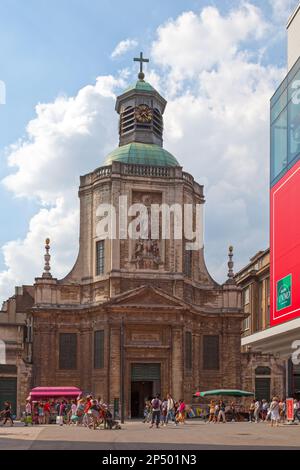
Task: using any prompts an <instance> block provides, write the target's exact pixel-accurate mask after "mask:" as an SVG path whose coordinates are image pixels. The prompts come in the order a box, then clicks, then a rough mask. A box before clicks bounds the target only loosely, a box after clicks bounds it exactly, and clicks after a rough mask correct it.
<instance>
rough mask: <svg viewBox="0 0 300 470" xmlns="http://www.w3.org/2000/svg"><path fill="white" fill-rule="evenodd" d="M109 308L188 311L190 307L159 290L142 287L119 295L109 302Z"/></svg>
mask: <svg viewBox="0 0 300 470" xmlns="http://www.w3.org/2000/svg"><path fill="white" fill-rule="evenodd" d="M109 304H110V305H111V306H119V307H121V306H122V307H123V306H124V307H126V306H128V307H130V306H132V307H146V306H148V307H149V306H151V307H162V308H163V307H170V308H171V307H173V308H175V307H177V308H182V309H187V308H188V309H190V308H191V306H190V305H189V304H187V303H186V302H184V301H182V300H181V299H178V298H177V297H173V296H171V295H169V294H167V293H166V292H164V291H163V290H161V289H158V288H156V287H152V286H142V287H138V288H137V289H134V290H131V291H129V292H125V293H123V294H120V295H118V296H116V297H114V298H112V299H111V300H110V301H109Z"/></svg>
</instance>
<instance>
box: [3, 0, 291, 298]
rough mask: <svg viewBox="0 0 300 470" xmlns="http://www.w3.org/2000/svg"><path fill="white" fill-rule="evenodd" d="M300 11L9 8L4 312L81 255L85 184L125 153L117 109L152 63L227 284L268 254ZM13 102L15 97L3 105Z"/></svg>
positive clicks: (275, 4) (153, 5)
mask: <svg viewBox="0 0 300 470" xmlns="http://www.w3.org/2000/svg"><path fill="white" fill-rule="evenodd" d="M297 4H298V1H297V0H255V1H254V0H251V1H249V2H246V1H237V0H233V1H229V0H225V1H224V0H222V1H219V0H215V1H208V0H165V1H163V2H162V1H161V0H151V2H149V3H147V4H146V3H145V2H141V1H137V0H128V1H127V2H124V1H121V0H88V1H87V0H51V2H50V1H49V0H47V1H46V0H26V2H24V0H0V44H1V47H0V81H1V82H4V84H5V88H6V100H5V101H6V103H5V104H1V105H0V227H1V230H0V301H1V300H4V299H5V298H7V297H9V296H11V295H13V293H14V286H15V285H22V284H31V283H32V282H33V280H34V277H36V276H39V275H40V274H41V273H42V271H43V254H44V247H43V244H44V239H45V238H46V237H47V236H49V237H50V238H51V240H52V250H51V251H52V260H51V264H52V273H53V275H54V276H55V277H58V278H62V277H64V276H65V275H66V274H67V273H68V272H69V270H70V269H71V268H72V266H73V264H74V262H75V260H76V256H77V251H78V231H79V223H78V221H79V215H78V214H79V205H78V197H77V190H78V185H79V176H80V175H81V174H86V173H88V172H90V171H92V170H93V169H95V168H97V167H99V166H101V165H102V163H103V161H104V159H105V156H106V155H107V154H108V153H109V152H110V151H111V150H112V149H113V148H114V147H116V146H117V137H118V136H117V115H116V113H115V111H114V104H115V98H116V96H117V95H118V94H120V93H121V92H122V90H123V89H124V88H125V87H126V86H127V85H128V84H129V83H131V82H132V81H134V80H135V79H136V74H137V65H136V64H134V63H133V61H132V59H133V57H135V56H136V55H137V54H139V52H140V51H144V55H145V56H147V57H149V58H150V64H149V65H148V66H147V68H146V79H147V80H148V81H149V82H150V83H151V84H152V85H153V86H155V87H156V88H157V89H158V90H159V91H160V93H161V94H163V96H165V97H166V99H167V100H168V106H167V110H166V114H165V135H164V146H165V148H166V149H167V150H169V151H170V152H172V153H173V154H174V155H175V156H176V158H177V159H178V160H179V162H180V163H181V164H182V166H183V167H184V169H185V170H186V171H188V172H190V173H191V174H193V176H194V177H195V179H196V180H197V181H198V182H199V183H201V184H204V185H205V195H206V201H207V202H206V209H205V253H206V262H207V266H208V268H209V271H210V273H211V274H212V276H213V277H214V278H215V279H216V280H217V281H219V282H223V281H224V280H225V279H226V268H227V266H226V263H227V251H228V246H229V244H233V245H234V247H235V269H236V270H238V269H239V268H241V267H242V266H243V265H245V264H246V263H247V262H248V260H249V258H250V257H252V256H253V255H254V254H255V253H256V252H257V251H259V250H261V249H266V248H267V247H268V244H269V234H268V210H269V207H268V187H269V100H270V97H271V96H272V94H273V93H274V91H275V90H276V88H277V87H278V85H279V84H280V82H281V80H282V79H283V77H284V76H285V74H286V60H287V58H286V29H285V26H286V22H287V19H288V17H289V15H290V14H291V12H292V11H293V9H294V8H295V6H296V5H297ZM0 101H1V100H0Z"/></svg>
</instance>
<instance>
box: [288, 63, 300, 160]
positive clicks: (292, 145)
mask: <svg viewBox="0 0 300 470" xmlns="http://www.w3.org/2000/svg"><path fill="white" fill-rule="evenodd" d="M297 75H299V77H298V79H295V80H294V81H293V82H292V83H291V85H290V87H291V90H292V92H291V100H290V102H289V105H288V119H289V139H288V140H289V163H290V162H292V161H293V160H294V159H295V158H296V157H297V156H298V155H299V154H300V71H299V72H298V74H297Z"/></svg>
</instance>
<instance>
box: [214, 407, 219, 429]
mask: <svg viewBox="0 0 300 470" xmlns="http://www.w3.org/2000/svg"><path fill="white" fill-rule="evenodd" d="M219 411H220V405H219V403H216V404H215V415H214V424H216V423H217V422H218V416H219Z"/></svg>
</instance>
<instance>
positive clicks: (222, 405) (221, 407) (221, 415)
mask: <svg viewBox="0 0 300 470" xmlns="http://www.w3.org/2000/svg"><path fill="white" fill-rule="evenodd" d="M225 410H226V405H225V403H224V402H223V401H222V400H220V402H219V414H218V423H220V422H221V418H222V422H223V423H226V416H225Z"/></svg>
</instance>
